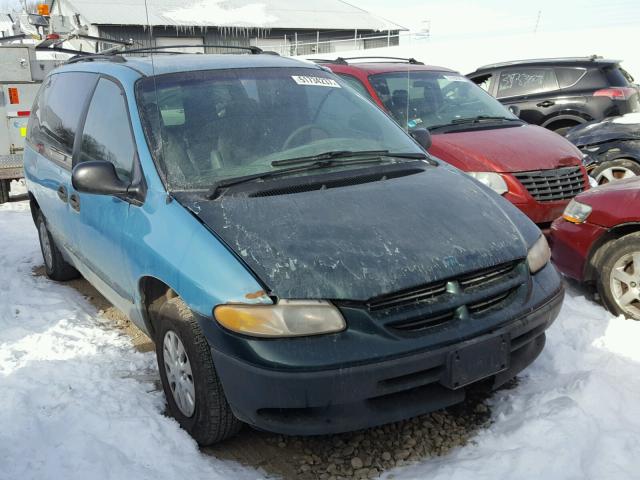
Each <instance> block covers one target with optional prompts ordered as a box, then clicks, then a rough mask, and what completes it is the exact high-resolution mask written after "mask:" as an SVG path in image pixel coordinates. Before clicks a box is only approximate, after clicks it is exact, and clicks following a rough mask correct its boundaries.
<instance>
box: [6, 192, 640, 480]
mask: <svg viewBox="0 0 640 480" xmlns="http://www.w3.org/2000/svg"><path fill="white" fill-rule="evenodd" d="M0 232H1V234H0V239H1V244H0V479H12V480H13V479H65V480H67V479H69V480H71V479H123V478H131V479H147V478H148V479H163V478H167V479H177V478H190V479H205V478H206V479H222V478H224V479H229V478H241V479H254V478H256V479H257V478H261V477H262V473H261V472H259V471H257V470H253V469H251V468H248V467H244V466H240V465H238V464H235V463H232V462H228V461H222V460H219V459H216V458H214V457H211V456H207V455H204V454H202V453H200V451H199V450H198V448H197V446H196V444H195V443H194V442H193V441H192V440H191V439H190V437H189V436H188V435H187V434H186V433H184V432H183V431H182V430H180V429H179V428H178V425H177V423H176V422H174V421H173V420H172V419H169V418H167V417H165V416H164V415H163V410H164V399H163V396H162V393H161V392H158V391H157V390H156V389H155V388H154V384H153V381H152V380H151V379H153V378H154V377H155V376H156V373H155V372H156V365H155V359H154V355H153V354H152V353H146V354H143V353H139V352H137V351H136V350H135V349H134V348H132V346H131V343H130V340H129V339H128V338H127V337H125V336H123V335H122V334H121V333H119V332H118V331H116V330H114V329H113V328H112V326H111V325H110V324H109V323H108V322H106V321H105V320H103V319H101V318H100V317H99V316H98V315H97V313H96V311H95V309H94V308H93V307H92V306H91V305H89V304H88V303H87V301H86V300H85V299H84V298H83V297H82V296H81V295H80V294H79V293H77V292H76V291H75V290H73V289H71V288H70V287H68V286H64V285H58V284H55V283H53V282H50V281H48V280H46V279H45V278H43V277H39V276H34V275H33V269H34V267H37V266H40V265H41V264H42V259H41V256H40V251H39V248H38V243H37V237H36V231H35V228H34V227H33V224H32V222H31V218H30V215H29V210H28V205H27V204H26V203H25V202H19V203H11V204H7V205H4V206H0ZM639 371H640V322H631V321H627V320H624V319H622V318H614V317H612V316H611V315H609V314H608V313H606V312H605V311H604V310H603V309H602V308H601V307H600V306H598V305H596V304H594V303H591V302H589V301H587V300H585V299H584V298H583V297H582V296H581V294H580V293H579V292H577V291H575V290H569V292H568V295H567V299H566V302H565V305H564V307H563V310H562V313H561V314H560V317H559V318H558V320H557V321H556V323H555V324H554V326H553V327H552V328H551V330H550V331H549V337H548V343H547V347H546V349H545V350H544V352H543V353H542V355H541V357H540V358H539V359H538V360H537V361H536V363H535V364H534V365H533V366H531V367H530V368H529V369H528V370H527V371H526V374H525V375H523V376H522V377H521V381H520V383H519V385H518V386H517V387H516V388H515V389H513V390H505V391H501V392H498V393H497V394H496V395H495V396H494V397H493V399H492V400H491V405H492V409H493V420H494V423H493V424H492V425H491V426H490V427H489V428H487V429H486V430H483V431H481V432H479V434H478V435H477V437H476V438H475V441H474V442H473V444H472V445H468V446H466V447H461V448H458V449H456V450H454V451H453V452H452V453H450V454H449V455H447V456H444V457H440V458H436V459H426V460H423V461H422V462H420V463H418V464H415V465H412V466H408V467H403V468H400V469H396V470H394V471H391V472H387V473H386V476H387V478H391V477H392V475H393V476H394V478H396V479H417V478H429V479H445V478H446V479H457V478H460V479H468V478H475V479H479V480H482V479H492V480H494V479H502V478H504V479H507V478H508V479H528V478H531V479H540V478H546V479H582V478H593V479H604V478H615V479H616V480H622V479H633V478H640V470H638V464H639V463H638V459H637V454H638V452H640V375H639V374H638V372H639Z"/></svg>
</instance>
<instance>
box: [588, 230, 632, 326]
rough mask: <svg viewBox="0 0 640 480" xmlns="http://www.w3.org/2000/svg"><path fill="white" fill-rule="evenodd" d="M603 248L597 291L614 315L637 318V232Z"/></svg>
mask: <svg viewBox="0 0 640 480" xmlns="http://www.w3.org/2000/svg"><path fill="white" fill-rule="evenodd" d="M606 248H607V250H606V251H605V253H604V256H603V259H602V268H601V270H600V277H599V278H598V293H600V297H601V298H602V300H603V302H604V304H605V306H606V307H607V308H608V309H609V310H610V311H611V312H613V313H614V314H616V315H624V316H626V317H629V318H633V319H634V320H640V233H633V234H630V235H626V236H624V237H622V238H619V239H618V240H615V241H614V242H613V243H612V244H611V245H609V246H608V247H606Z"/></svg>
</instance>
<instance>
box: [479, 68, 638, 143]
mask: <svg viewBox="0 0 640 480" xmlns="http://www.w3.org/2000/svg"><path fill="white" fill-rule="evenodd" d="M619 63H620V61H619V60H605V59H602V58H600V57H596V56H592V57H585V58H550V59H540V60H519V61H514V62H504V63H495V64H493V65H486V66H484V67H480V68H479V69H477V70H476V71H475V72H473V73H470V74H468V75H467V77H469V78H470V79H471V80H472V81H473V82H475V83H476V84H477V85H479V86H480V87H482V88H483V89H485V90H486V91H487V92H489V93H490V94H491V95H493V96H494V97H496V98H497V99H498V100H500V102H502V103H503V104H505V105H506V106H508V107H510V108H511V107H516V108H512V110H515V111H519V115H520V118H521V119H522V120H525V121H526V122H529V123H533V124H536V125H540V126H543V127H546V128H548V129H549V130H553V131H555V132H557V133H559V134H561V135H564V134H565V133H566V131H567V130H569V128H571V127H575V126H576V125H579V124H581V123H585V122H589V121H591V120H602V119H603V118H605V117H611V116H616V115H623V114H625V113H629V112H636V111H638V110H640V96H639V89H638V86H637V85H634V83H633V82H634V80H633V77H631V75H629V74H628V73H627V72H626V71H625V70H624V69H623V68H622V67H620V64H619Z"/></svg>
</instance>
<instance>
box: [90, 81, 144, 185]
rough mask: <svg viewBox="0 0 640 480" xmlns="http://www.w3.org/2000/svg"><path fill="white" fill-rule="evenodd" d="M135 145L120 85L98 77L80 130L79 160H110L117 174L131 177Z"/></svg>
mask: <svg viewBox="0 0 640 480" xmlns="http://www.w3.org/2000/svg"><path fill="white" fill-rule="evenodd" d="M134 156H135V147H134V143H133V137H132V136H131V128H130V126H129V114H128V112H127V107H126V103H125V98H124V92H123V91H122V90H121V89H120V87H119V86H118V85H117V84H115V83H114V82H112V81H111V80H107V79H105V78H101V79H100V81H99V82H98V86H97V87H96V90H95V92H94V94H93V98H92V99H91V105H90V106H89V111H88V112H87V119H86V121H85V123H84V130H83V132H82V143H81V147H80V157H79V159H78V161H79V162H88V161H107V162H111V163H112V164H113V165H114V167H115V169H116V172H117V174H118V177H119V178H120V179H121V180H122V181H125V182H128V181H130V180H131V171H132V167H133V159H134Z"/></svg>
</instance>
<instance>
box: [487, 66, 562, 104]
mask: <svg viewBox="0 0 640 480" xmlns="http://www.w3.org/2000/svg"><path fill="white" fill-rule="evenodd" d="M557 89H558V81H557V80H556V75H555V73H554V71H553V69H551V68H519V69H515V70H503V71H502V72H500V78H499V79H498V98H503V97H516V96H520V95H532V94H534V93H541V92H549V91H552V90H557Z"/></svg>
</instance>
